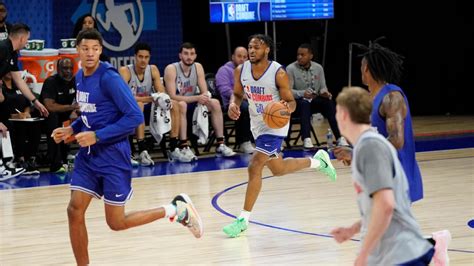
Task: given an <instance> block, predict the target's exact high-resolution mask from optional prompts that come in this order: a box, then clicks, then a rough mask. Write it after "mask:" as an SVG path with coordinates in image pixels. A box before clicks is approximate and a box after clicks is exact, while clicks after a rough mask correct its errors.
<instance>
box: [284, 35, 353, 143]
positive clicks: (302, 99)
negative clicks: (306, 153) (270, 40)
mask: <svg viewBox="0 0 474 266" xmlns="http://www.w3.org/2000/svg"><path fill="white" fill-rule="evenodd" d="M296 59H297V60H296V61H295V62H293V63H291V64H290V65H288V67H287V68H286V71H287V72H288V76H289V78H290V86H291V88H292V90H293V96H294V97H295V99H296V111H295V114H299V116H300V117H301V138H302V139H303V147H304V148H305V149H311V148H313V147H314V146H313V142H312V140H311V137H310V134H309V133H310V127H311V126H312V125H311V115H312V114H314V113H321V114H322V115H323V116H324V117H326V118H327V119H328V122H329V125H330V127H331V129H332V132H333V133H334V136H335V137H336V139H337V144H338V145H347V142H346V141H345V140H344V139H343V138H341V133H339V128H338V127H337V121H336V107H335V104H334V102H333V101H332V94H331V93H330V92H329V90H328V88H327V87H326V78H325V77H324V70H323V67H322V66H321V65H320V64H318V63H316V62H313V61H311V60H312V59H313V49H312V48H311V45H309V44H307V43H304V44H301V45H300V46H299V47H298V52H297V56H296Z"/></svg>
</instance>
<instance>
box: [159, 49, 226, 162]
mask: <svg viewBox="0 0 474 266" xmlns="http://www.w3.org/2000/svg"><path fill="white" fill-rule="evenodd" d="M196 57H197V54H196V48H195V47H194V45H193V44H192V43H188V42H186V43H183V44H182V45H181V48H180V51H179V59H180V61H179V62H176V63H172V64H169V65H168V66H166V68H165V78H164V79H165V85H166V90H167V91H168V94H169V95H170V97H171V99H173V100H176V101H178V104H179V109H180V119H181V121H180V125H181V126H180V147H181V151H182V153H184V154H185V155H186V156H187V157H189V158H196V156H195V155H194V153H193V152H192V151H191V149H190V148H189V146H188V140H187V129H188V127H187V125H188V121H192V117H193V112H194V109H195V108H196V106H197V104H198V103H200V104H203V105H205V106H206V107H207V108H208V110H209V111H210V112H211V122H212V126H213V127H214V130H215V134H216V138H217V148H216V155H218V156H224V157H228V156H233V155H235V152H234V151H233V150H232V149H231V148H229V147H227V146H226V145H225V143H224V121H223V116H222V108H221V104H220V103H219V101H218V100H216V99H212V98H210V97H209V96H208V90H207V84H206V80H205V77H204V68H203V67H202V65H201V64H200V63H196V62H195V60H196ZM190 124H191V123H190Z"/></svg>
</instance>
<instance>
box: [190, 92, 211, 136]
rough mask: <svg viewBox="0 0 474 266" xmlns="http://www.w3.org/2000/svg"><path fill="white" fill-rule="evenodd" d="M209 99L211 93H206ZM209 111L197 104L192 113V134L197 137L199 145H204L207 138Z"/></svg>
mask: <svg viewBox="0 0 474 266" xmlns="http://www.w3.org/2000/svg"><path fill="white" fill-rule="evenodd" d="M207 94H208V96H209V98H211V93H210V92H207ZM208 114H209V111H208V109H207V106H205V105H204V104H200V103H198V104H197V106H196V109H194V113H193V134H194V135H196V136H197V137H198V141H197V142H198V143H199V144H206V142H207V138H208V137H209V119H208V116H209V115H208Z"/></svg>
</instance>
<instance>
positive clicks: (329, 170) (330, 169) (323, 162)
mask: <svg viewBox="0 0 474 266" xmlns="http://www.w3.org/2000/svg"><path fill="white" fill-rule="evenodd" d="M313 158H314V159H316V160H318V161H319V163H320V166H319V168H318V171H319V172H321V173H323V174H325V175H327V176H328V177H329V179H331V181H336V179H337V173H336V169H335V168H334V166H332V163H331V159H330V158H329V154H328V153H327V152H326V151H325V150H322V149H321V150H318V151H317V152H316V154H315V155H314V156H313Z"/></svg>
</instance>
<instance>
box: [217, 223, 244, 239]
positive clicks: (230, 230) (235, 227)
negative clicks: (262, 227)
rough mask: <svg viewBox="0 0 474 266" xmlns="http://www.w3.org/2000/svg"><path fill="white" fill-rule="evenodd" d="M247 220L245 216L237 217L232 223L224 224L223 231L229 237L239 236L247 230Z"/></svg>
mask: <svg viewBox="0 0 474 266" xmlns="http://www.w3.org/2000/svg"><path fill="white" fill-rule="evenodd" d="M247 227H248V226H247V222H245V219H244V218H237V219H235V221H234V222H233V223H231V224H228V225H226V226H224V228H223V229H222V231H224V233H225V234H226V235H227V236H228V237H232V238H234V237H238V236H240V235H241V234H242V233H243V232H245V230H247Z"/></svg>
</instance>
